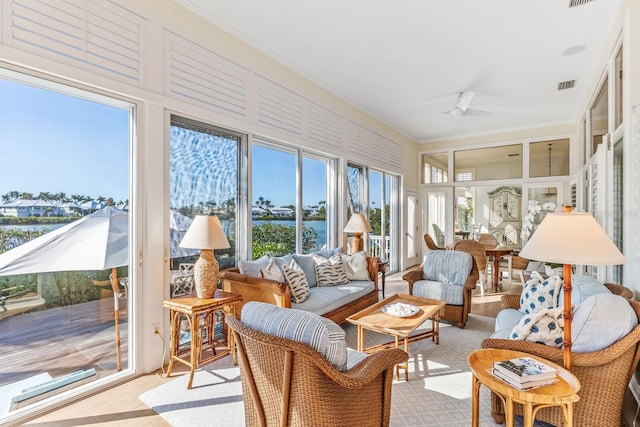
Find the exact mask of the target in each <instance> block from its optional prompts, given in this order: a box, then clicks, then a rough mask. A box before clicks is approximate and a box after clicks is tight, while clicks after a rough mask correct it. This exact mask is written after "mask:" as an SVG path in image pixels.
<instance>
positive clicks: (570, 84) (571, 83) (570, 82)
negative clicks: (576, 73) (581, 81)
mask: <svg viewBox="0 0 640 427" xmlns="http://www.w3.org/2000/svg"><path fill="white" fill-rule="evenodd" d="M575 84H576V81H575V80H567V81H566V82H560V83H558V90H565V89H571V88H572V87H573V86H575Z"/></svg>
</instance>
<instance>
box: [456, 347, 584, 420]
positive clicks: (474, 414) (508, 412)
mask: <svg viewBox="0 0 640 427" xmlns="http://www.w3.org/2000/svg"><path fill="white" fill-rule="evenodd" d="M525 356H528V357H532V358H534V359H537V360H539V361H541V362H543V363H546V364H547V365H551V366H553V367H554V368H556V369H557V374H556V377H557V378H558V381H557V382H555V383H553V384H550V385H546V386H544V387H540V388H536V389H533V390H526V391H525V390H518V389H516V388H514V387H511V386H510V385H508V384H507V383H505V382H503V381H502V380H500V379H499V378H497V377H495V376H494V375H493V374H492V373H491V371H492V369H493V362H498V361H501V360H507V359H514V358H517V357H525ZM467 362H468V363H469V367H470V368H471V372H472V373H473V379H472V381H473V382H472V393H473V396H472V403H471V425H472V426H473V427H477V426H478V423H479V419H480V418H479V408H480V385H481V384H482V385H484V386H485V387H487V388H488V389H489V390H491V391H493V392H494V393H496V394H497V395H498V396H499V397H500V399H501V400H502V402H503V404H504V411H505V417H506V423H505V424H506V426H507V427H509V426H513V423H514V410H513V404H514V403H520V404H522V406H523V409H524V420H523V426H524V427H533V421H534V419H535V416H536V412H538V410H539V409H542V408H545V407H549V406H560V407H561V408H562V414H563V416H564V425H565V426H567V427H571V426H572V425H573V403H574V402H577V401H578V400H579V399H580V398H579V397H578V394H577V393H578V391H579V390H580V381H578V379H577V378H576V377H575V375H573V374H572V373H571V372H569V371H567V370H566V369H564V368H563V367H561V366H558V365H556V364H555V363H553V362H550V361H548V360H546V359H543V358H541V357H537V356H534V355H531V354H527V353H523V352H521V351H513V350H498V349H482V350H476V351H474V352H473V353H471V354H470V355H469V357H468V358H467Z"/></svg>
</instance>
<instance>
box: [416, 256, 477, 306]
mask: <svg viewBox="0 0 640 427" xmlns="http://www.w3.org/2000/svg"><path fill="white" fill-rule="evenodd" d="M431 252H436V251H431ZM440 252H453V251H440ZM467 255H469V254H467ZM469 256H471V255H469ZM413 295H416V296H419V297H424V298H431V299H439V300H443V301H444V302H446V303H447V304H450V305H464V286H462V285H458V284H455V283H446V282H437V281H434V280H418V281H417V282H415V283H414V284H413Z"/></svg>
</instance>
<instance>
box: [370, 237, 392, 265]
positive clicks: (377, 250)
mask: <svg viewBox="0 0 640 427" xmlns="http://www.w3.org/2000/svg"><path fill="white" fill-rule="evenodd" d="M369 256H377V257H379V258H381V259H384V260H388V259H389V258H390V257H391V238H390V237H389V236H385V237H384V242H383V241H382V236H374V235H369Z"/></svg>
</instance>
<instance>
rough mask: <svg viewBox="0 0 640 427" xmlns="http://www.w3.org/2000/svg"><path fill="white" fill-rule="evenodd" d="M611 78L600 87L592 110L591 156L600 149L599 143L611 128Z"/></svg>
mask: <svg viewBox="0 0 640 427" xmlns="http://www.w3.org/2000/svg"><path fill="white" fill-rule="evenodd" d="M608 81H609V79H605V80H604V83H602V86H601V87H600V92H598V96H597V97H596V101H595V103H594V104H593V107H592V108H591V110H590V114H591V150H590V151H589V154H590V156H592V155H594V154H595V153H596V151H597V150H598V145H599V144H601V143H602V137H603V136H604V135H605V134H606V133H607V132H608V128H609V86H608Z"/></svg>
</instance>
